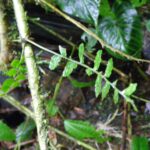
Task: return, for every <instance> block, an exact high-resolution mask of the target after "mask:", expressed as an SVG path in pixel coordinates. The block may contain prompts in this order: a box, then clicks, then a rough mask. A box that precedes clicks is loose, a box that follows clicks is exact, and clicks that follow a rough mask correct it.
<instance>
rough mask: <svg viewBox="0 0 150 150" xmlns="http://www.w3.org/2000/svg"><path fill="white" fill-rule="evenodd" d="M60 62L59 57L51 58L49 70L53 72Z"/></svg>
mask: <svg viewBox="0 0 150 150" xmlns="http://www.w3.org/2000/svg"><path fill="white" fill-rule="evenodd" d="M60 61H61V57H60V56H56V55H54V56H52V58H51V60H50V63H49V68H50V69H51V70H54V69H56V68H57V67H58V65H59V63H60Z"/></svg>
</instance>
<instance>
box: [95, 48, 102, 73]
mask: <svg viewBox="0 0 150 150" xmlns="http://www.w3.org/2000/svg"><path fill="white" fill-rule="evenodd" d="M101 61H102V50H99V51H98V52H97V53H96V57H95V60H94V70H96V71H97V70H98V69H99V67H100V64H101Z"/></svg>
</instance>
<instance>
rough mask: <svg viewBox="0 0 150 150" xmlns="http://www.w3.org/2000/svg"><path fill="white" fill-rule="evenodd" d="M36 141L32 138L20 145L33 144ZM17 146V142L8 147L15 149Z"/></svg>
mask: <svg viewBox="0 0 150 150" xmlns="http://www.w3.org/2000/svg"><path fill="white" fill-rule="evenodd" d="M34 142H36V140H35V139H32V140H29V141H25V142H22V143H20V146H25V145H28V144H32V143H34ZM16 146H17V144H14V145H11V146H9V147H8V149H14V148H15V147H16Z"/></svg>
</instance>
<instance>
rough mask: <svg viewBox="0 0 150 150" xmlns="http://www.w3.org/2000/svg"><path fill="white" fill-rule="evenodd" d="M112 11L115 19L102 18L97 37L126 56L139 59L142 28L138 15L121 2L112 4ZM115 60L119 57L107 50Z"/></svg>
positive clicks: (133, 9) (124, 2) (130, 6)
mask: <svg viewBox="0 0 150 150" xmlns="http://www.w3.org/2000/svg"><path fill="white" fill-rule="evenodd" d="M112 11H113V13H114V16H115V17H110V16H107V17H103V18H102V19H101V20H100V22H99V26H98V29H99V36H100V37H101V38H102V39H103V40H104V41H105V42H106V43H107V44H109V45H110V46H112V47H113V48H116V49H118V50H120V51H122V52H124V53H126V54H129V55H132V56H135V57H140V55H141V50H142V41H143V35H142V27H141V20H140V18H139V16H138V13H137V11H136V9H135V8H133V7H132V5H131V4H130V3H129V2H127V1H123V2H122V3H117V2H116V3H114V5H113V8H112ZM107 50H108V52H109V53H110V54H112V55H113V56H115V57H117V58H121V59H122V58H123V57H122V56H121V55H119V54H117V53H114V52H112V51H111V50H109V49H107Z"/></svg>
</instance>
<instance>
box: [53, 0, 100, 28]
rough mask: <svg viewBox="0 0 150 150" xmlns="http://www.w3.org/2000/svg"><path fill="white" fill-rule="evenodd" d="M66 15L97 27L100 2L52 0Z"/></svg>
mask: <svg viewBox="0 0 150 150" xmlns="http://www.w3.org/2000/svg"><path fill="white" fill-rule="evenodd" d="M54 1H55V2H56V4H57V5H58V6H59V7H60V8H61V9H62V10H63V11H64V12H66V13H68V14H70V15H73V16H75V17H78V18H81V19H82V20H84V21H85V22H87V23H90V24H94V25H97V22H98V17H99V6H100V0H54Z"/></svg>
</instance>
